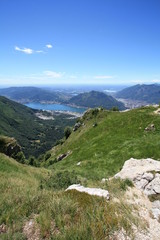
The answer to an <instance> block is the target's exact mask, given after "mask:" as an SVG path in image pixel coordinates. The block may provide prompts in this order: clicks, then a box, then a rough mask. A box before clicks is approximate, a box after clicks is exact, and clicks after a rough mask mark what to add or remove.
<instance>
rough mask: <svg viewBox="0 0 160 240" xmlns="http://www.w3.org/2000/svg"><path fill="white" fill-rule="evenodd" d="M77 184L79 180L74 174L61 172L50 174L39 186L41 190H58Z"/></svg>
mask: <svg viewBox="0 0 160 240" xmlns="http://www.w3.org/2000/svg"><path fill="white" fill-rule="evenodd" d="M77 183H80V180H79V179H78V178H77V176H76V174H75V172H69V171H63V172H57V173H53V174H51V176H50V177H49V178H48V179H47V180H45V181H44V182H42V183H41V185H42V186H43V188H52V189H56V190H60V189H66V188H67V187H69V186H70V185H72V184H77Z"/></svg>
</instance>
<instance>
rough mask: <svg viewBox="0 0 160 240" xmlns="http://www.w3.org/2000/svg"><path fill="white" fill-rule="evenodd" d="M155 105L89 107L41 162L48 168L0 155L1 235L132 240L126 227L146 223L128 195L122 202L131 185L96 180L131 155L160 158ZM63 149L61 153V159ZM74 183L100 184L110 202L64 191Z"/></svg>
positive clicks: (159, 124) (59, 239)
mask: <svg viewBox="0 0 160 240" xmlns="http://www.w3.org/2000/svg"><path fill="white" fill-rule="evenodd" d="M155 110H156V108H154V107H144V108H140V109H135V110H131V111H128V112H114V111H106V110H102V109H91V110H88V111H87V112H86V113H85V114H84V116H83V117H82V118H81V119H79V120H78V121H79V124H78V126H79V127H78V128H76V129H75V131H73V132H72V133H71V135H70V136H69V137H68V138H67V140H65V141H64V143H63V141H62V142H61V144H59V145H58V146H56V147H54V148H53V149H52V150H51V151H50V154H51V157H50V158H48V160H46V161H45V162H43V165H44V166H46V167H47V166H49V168H48V169H44V168H35V167H31V166H26V165H22V164H20V163H18V162H16V161H15V160H13V159H11V158H9V157H7V156H5V155H4V154H0V189H1V198H0V226H2V224H3V226H4V229H5V230H4V232H3V234H1V235H0V237H1V239H2V240H5V239H11V240H12V239H13V240H19V239H22V240H23V239H29V237H32V238H33V239H56V240H77V239H83V240H88V239H89V240H92V239H97V240H99V239H107V240H110V239H120V235H119V233H121V231H122V229H123V232H124V233H125V234H126V236H130V237H131V238H132V239H134V231H133V226H134V229H136V231H141V230H144V229H145V223H144V219H140V216H139V215H138V213H139V209H138V206H137V205H135V204H133V200H132V204H131V203H130V202H127V198H126V195H125V194H126V193H125V192H126V191H131V187H132V185H133V184H131V182H130V181H129V180H120V179H114V178H113V179H110V180H109V181H106V182H103V183H102V182H101V179H102V178H107V177H110V176H113V175H114V174H115V173H117V172H118V171H119V170H120V169H121V167H122V165H123V163H124V162H125V161H126V160H127V159H129V158H131V157H134V158H137V159H138V158H148V157H152V158H155V159H160V148H159V142H160V115H158V114H156V113H155ZM151 124H152V127H151ZM146 127H147V128H146ZM62 154H66V156H65V157H64V158H61V159H60V158H59V156H60V155H62ZM49 156H50V155H49ZM58 159H59V161H58ZM77 163H78V165H77ZM73 183H81V184H82V185H84V186H88V187H101V188H103V189H107V190H108V191H109V193H110V200H109V201H106V200H105V199H104V198H99V197H95V196H90V195H88V194H86V193H79V192H77V191H75V190H72V191H67V192H66V191H64V190H65V189H66V188H67V187H68V186H69V185H71V184H73ZM128 187H130V188H128ZM133 194H134V190H133ZM134 195H135V194H134ZM137 197H138V196H136V199H137ZM141 201H143V199H141ZM143 223H144V224H143ZM144 234H145V233H144Z"/></svg>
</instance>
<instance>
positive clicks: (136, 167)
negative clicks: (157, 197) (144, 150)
mask: <svg viewBox="0 0 160 240" xmlns="http://www.w3.org/2000/svg"><path fill="white" fill-rule="evenodd" d="M159 171H160V161H156V160H153V159H151V158H147V159H140V160H137V159H134V158H131V159H129V160H127V161H126V162H125V163H124V166H123V168H122V170H121V171H120V172H119V173H117V174H116V175H115V178H118V177H119V178H122V179H125V178H128V179H130V180H131V181H133V183H134V184H135V186H136V187H137V188H139V189H141V190H143V191H144V193H145V194H146V195H152V194H159V193H160V174H159Z"/></svg>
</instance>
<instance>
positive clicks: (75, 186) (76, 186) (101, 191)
mask: <svg viewBox="0 0 160 240" xmlns="http://www.w3.org/2000/svg"><path fill="white" fill-rule="evenodd" d="M68 190H77V191H79V192H85V193H88V194H89V195H93V196H98V197H104V198H106V199H107V200H108V199H109V192H108V191H107V190H104V189H101V188H88V187H83V186H81V185H80V184H73V185H71V186H69V187H68V188H67V189H66V191H68Z"/></svg>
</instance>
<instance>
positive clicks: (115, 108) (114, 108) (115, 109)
mask: <svg viewBox="0 0 160 240" xmlns="http://www.w3.org/2000/svg"><path fill="white" fill-rule="evenodd" d="M111 110H112V111H114V112H118V111H119V108H118V107H112V109H111Z"/></svg>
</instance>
